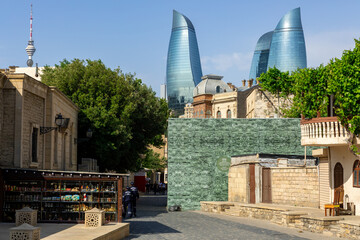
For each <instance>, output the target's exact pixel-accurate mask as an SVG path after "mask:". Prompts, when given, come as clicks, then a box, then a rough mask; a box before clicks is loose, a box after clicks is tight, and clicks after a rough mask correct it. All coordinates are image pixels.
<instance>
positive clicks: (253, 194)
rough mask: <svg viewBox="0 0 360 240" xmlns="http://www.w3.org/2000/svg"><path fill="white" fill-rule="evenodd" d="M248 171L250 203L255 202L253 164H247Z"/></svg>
mask: <svg viewBox="0 0 360 240" xmlns="http://www.w3.org/2000/svg"><path fill="white" fill-rule="evenodd" d="M249 172H250V203H255V202H256V200H255V164H249Z"/></svg>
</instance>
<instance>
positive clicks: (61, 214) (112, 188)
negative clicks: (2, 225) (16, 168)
mask: <svg viewBox="0 0 360 240" xmlns="http://www.w3.org/2000/svg"><path fill="white" fill-rule="evenodd" d="M4 182H5V181H4ZM119 182H120V181H119V180H118V179H106V180H105V179H93V180H91V181H90V180H82V179H76V180H71V179H43V180H41V181H21V180H18V181H9V182H5V185H6V188H5V191H4V202H3V204H2V205H3V206H2V209H1V208H0V210H2V214H1V213H0V215H2V217H3V218H2V219H3V221H10V222H11V221H14V217H15V210H17V209H21V208H23V207H25V206H28V207H31V208H33V209H36V210H38V220H39V221H40V222H83V221H84V219H85V211H87V210H90V209H92V208H93V207H97V208H99V209H102V210H104V211H105V213H106V220H107V221H118V220H119V215H120V218H121V212H120V211H119V209H121V198H119V196H118V192H117V191H116V190H117V189H120V190H121V184H120V186H118V184H119ZM120 196H121V193H120ZM65 198H66V199H74V200H76V201H68V200H64V199H65ZM119 201H120V202H119ZM0 207H1V206H0ZM107 210H110V211H107Z"/></svg>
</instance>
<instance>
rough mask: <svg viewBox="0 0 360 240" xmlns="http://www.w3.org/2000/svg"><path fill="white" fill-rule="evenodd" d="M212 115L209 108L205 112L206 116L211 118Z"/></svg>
mask: <svg viewBox="0 0 360 240" xmlns="http://www.w3.org/2000/svg"><path fill="white" fill-rule="evenodd" d="M210 117H211V111H210V110H207V111H206V114H205V118H210Z"/></svg>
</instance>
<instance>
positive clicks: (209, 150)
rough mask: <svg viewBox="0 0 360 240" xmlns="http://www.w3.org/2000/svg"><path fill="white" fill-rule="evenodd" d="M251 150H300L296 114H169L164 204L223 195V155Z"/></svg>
mask: <svg viewBox="0 0 360 240" xmlns="http://www.w3.org/2000/svg"><path fill="white" fill-rule="evenodd" d="M307 150H308V151H307V153H308V154H310V155H311V149H310V148H308V149H307ZM256 153H269V154H296V155H301V154H304V147H302V146H301V145H300V119H280V118H277V119H169V126H168V206H173V205H181V208H182V210H192V209H200V201H226V200H227V190H228V189H227V188H228V185H227V178H228V176H227V175H228V171H226V160H227V159H229V158H230V157H231V156H235V155H242V154H256ZM221 160H223V162H222V163H221ZM224 167H225V169H224ZM227 169H228V168H227Z"/></svg>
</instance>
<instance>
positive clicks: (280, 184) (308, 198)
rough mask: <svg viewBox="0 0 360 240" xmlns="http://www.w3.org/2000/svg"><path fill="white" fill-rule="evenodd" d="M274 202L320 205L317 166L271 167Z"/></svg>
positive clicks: (307, 205) (309, 205)
mask: <svg viewBox="0 0 360 240" xmlns="http://www.w3.org/2000/svg"><path fill="white" fill-rule="evenodd" d="M271 188H272V202H273V203H275V204H284V205H293V206H300V207H315V208H318V207H319V178H318V170H317V167H306V168H299V167H295V168H289V167H288V168H271Z"/></svg>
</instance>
